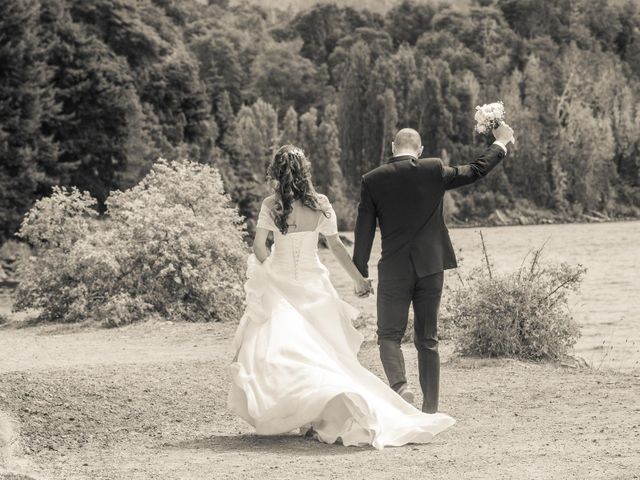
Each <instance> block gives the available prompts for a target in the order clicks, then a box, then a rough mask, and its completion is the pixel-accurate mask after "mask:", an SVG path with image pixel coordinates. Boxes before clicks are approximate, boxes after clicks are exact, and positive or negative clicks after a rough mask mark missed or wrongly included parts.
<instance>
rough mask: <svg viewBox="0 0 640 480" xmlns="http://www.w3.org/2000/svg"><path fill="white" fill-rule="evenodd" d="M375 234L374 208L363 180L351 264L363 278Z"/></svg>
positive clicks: (366, 274) (365, 274)
mask: <svg viewBox="0 0 640 480" xmlns="http://www.w3.org/2000/svg"><path fill="white" fill-rule="evenodd" d="M375 234H376V206H375V204H374V203H373V199H372V198H371V194H370V193H369V189H368V188H367V184H366V183H365V180H364V178H362V180H361V181H360V203H358V218H357V219H356V230H355V239H354V242H353V243H354V244H353V263H354V264H355V266H356V268H357V269H358V270H360V273H361V274H362V276H363V277H365V278H366V277H369V257H370V256H371V246H372V245H373V237H374V236H375Z"/></svg>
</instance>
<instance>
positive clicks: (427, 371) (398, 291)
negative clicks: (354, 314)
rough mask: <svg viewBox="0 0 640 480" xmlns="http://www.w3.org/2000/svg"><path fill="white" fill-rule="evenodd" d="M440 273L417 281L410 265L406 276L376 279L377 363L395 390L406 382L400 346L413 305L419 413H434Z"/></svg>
mask: <svg viewBox="0 0 640 480" xmlns="http://www.w3.org/2000/svg"><path fill="white" fill-rule="evenodd" d="M443 283H444V272H438V273H435V274H432V275H427V276H424V277H418V275H417V274H416V271H415V269H414V268H413V265H412V266H411V270H410V271H408V272H407V274H406V275H402V276H398V275H385V274H384V273H382V272H381V273H380V275H379V278H378V300H377V309H378V345H379V348H380V360H381V361H382V366H383V367H384V371H385V374H386V376H387V379H388V380H389V385H390V386H391V388H393V389H394V390H396V391H397V390H398V389H399V388H400V387H401V386H402V385H404V384H405V383H406V382H407V378H406V372H405V365H404V356H403V354H402V348H401V342H402V337H403V336H404V334H405V332H406V329H407V323H408V320H409V306H410V305H411V304H413V312H414V325H413V343H414V345H415V347H416V349H417V350H418V371H419V378H420V387H421V389H422V393H423V404H422V411H424V412H427V413H435V412H437V410H438V395H439V383H440V355H439V353H438V310H439V308H440V299H441V297H442V288H443Z"/></svg>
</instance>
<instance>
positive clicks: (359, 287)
mask: <svg viewBox="0 0 640 480" xmlns="http://www.w3.org/2000/svg"><path fill="white" fill-rule="evenodd" d="M355 290H356V295H357V296H358V297H360V298H366V297H368V296H369V294H371V293H373V285H372V282H371V280H370V279H368V278H364V277H360V278H358V279H357V280H356V282H355Z"/></svg>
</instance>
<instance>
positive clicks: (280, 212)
mask: <svg viewBox="0 0 640 480" xmlns="http://www.w3.org/2000/svg"><path fill="white" fill-rule="evenodd" d="M267 179H268V180H269V181H271V182H272V184H273V189H274V191H275V194H276V196H275V204H274V206H273V208H272V211H271V216H272V217H273V221H274V223H275V224H276V227H278V230H280V233H282V234H283V235H286V233H287V232H288V231H289V224H288V223H287V218H289V215H290V214H291V212H292V211H293V203H294V202H295V201H296V200H299V201H301V202H302V204H303V205H304V206H305V207H308V208H310V209H312V210H316V211H320V212H322V213H323V214H324V215H325V216H328V215H329V213H328V212H327V211H326V210H325V209H324V208H322V207H321V205H320V197H319V196H318V194H317V193H316V190H315V188H314V187H313V182H312V181H311V164H310V163H309V160H307V157H306V156H305V154H304V152H303V151H302V150H301V149H300V148H298V147H296V146H294V145H283V146H282V147H280V148H279V149H278V151H277V152H276V154H275V155H274V157H273V160H271V163H270V164H269V166H268V167H267Z"/></svg>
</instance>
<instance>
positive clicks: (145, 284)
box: [15, 160, 245, 325]
mask: <svg viewBox="0 0 640 480" xmlns="http://www.w3.org/2000/svg"><path fill="white" fill-rule="evenodd" d="M96 205H97V202H96V200H95V199H94V198H92V197H91V196H90V195H89V194H88V193H87V192H80V191H79V190H78V189H75V188H73V189H65V188H59V187H56V188H54V193H53V195H52V196H50V197H46V198H43V199H41V200H39V201H38V202H37V203H36V205H35V206H34V207H33V208H32V209H31V211H30V212H29V213H28V214H27V215H26V217H25V220H24V222H23V225H22V228H21V229H20V232H19V234H20V236H21V237H22V238H24V239H25V240H26V241H28V242H29V243H31V244H32V245H33V247H34V248H35V252H36V255H35V256H34V257H33V258H32V259H31V261H30V262H29V263H27V264H26V266H25V267H24V271H23V272H22V275H21V277H22V281H21V283H20V285H19V287H18V290H17V292H16V304H15V308H17V309H19V310H23V309H26V308H38V309H41V312H42V313H41V317H42V319H43V320H55V321H64V322H75V321H79V320H83V319H86V318H90V319H94V320H99V321H102V322H103V323H105V324H108V325H120V324H122V323H129V322H132V321H134V320H139V319H142V318H144V317H145V316H146V315H148V314H158V315H160V316H162V317H163V318H166V319H172V320H188V321H219V320H227V319H231V318H235V317H236V316H237V314H238V312H239V308H240V307H241V303H242V298H243V295H242V288H241V287H242V280H243V279H242V272H243V270H244V269H243V263H244V253H245V251H244V247H243V243H242V236H243V227H242V222H241V218H240V217H238V215H237V211H236V209H235V207H234V206H232V205H231V204H230V201H229V198H228V197H227V196H226V195H224V193H223V185H222V180H221V178H220V175H219V174H218V173H217V171H216V170H214V169H212V168H211V167H208V166H204V165H199V164H196V163H192V162H188V161H185V160H181V161H173V162H167V161H165V160H160V161H159V162H158V163H156V164H155V165H154V166H153V168H152V170H151V171H150V173H149V174H148V175H147V176H146V177H144V178H143V180H142V181H141V182H140V183H139V184H138V185H136V186H135V187H133V188H131V189H129V190H127V191H125V192H121V191H116V192H112V193H111V195H110V196H109V197H108V199H107V201H106V206H107V211H106V213H105V215H104V216H103V217H101V218H98V213H97V212H96Z"/></svg>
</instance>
